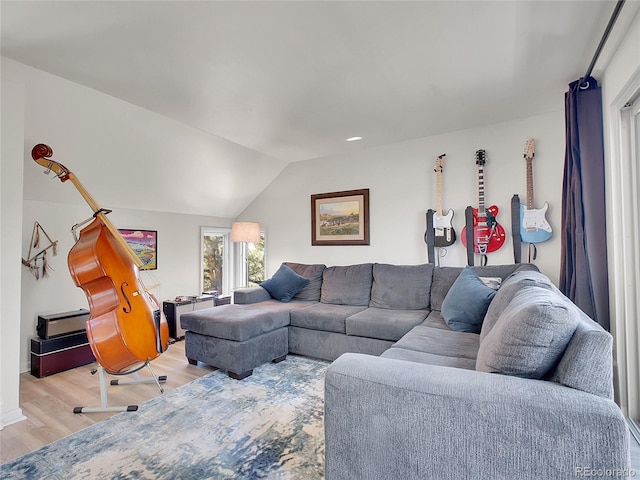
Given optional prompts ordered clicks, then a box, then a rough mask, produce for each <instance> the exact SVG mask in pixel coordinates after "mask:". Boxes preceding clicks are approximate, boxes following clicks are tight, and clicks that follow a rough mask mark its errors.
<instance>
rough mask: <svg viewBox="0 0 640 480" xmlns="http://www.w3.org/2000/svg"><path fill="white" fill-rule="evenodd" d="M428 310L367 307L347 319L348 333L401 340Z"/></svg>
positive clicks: (423, 317) (421, 319) (418, 323)
mask: <svg viewBox="0 0 640 480" xmlns="http://www.w3.org/2000/svg"><path fill="white" fill-rule="evenodd" d="M428 313H429V311H428V310H389V309H386V308H367V309H366V310H363V311H362V312H360V313H356V314H355V315H351V316H350V317H348V318H347V320H346V334H347V335H354V336H356V337H368V338H379V339H380V340H393V341H395V340H399V339H400V338H402V336H403V335H405V334H406V333H407V332H409V330H411V329H412V328H413V327H415V326H416V325H420V324H421V323H422V322H423V321H424V319H425V318H426V317H427V314H428Z"/></svg>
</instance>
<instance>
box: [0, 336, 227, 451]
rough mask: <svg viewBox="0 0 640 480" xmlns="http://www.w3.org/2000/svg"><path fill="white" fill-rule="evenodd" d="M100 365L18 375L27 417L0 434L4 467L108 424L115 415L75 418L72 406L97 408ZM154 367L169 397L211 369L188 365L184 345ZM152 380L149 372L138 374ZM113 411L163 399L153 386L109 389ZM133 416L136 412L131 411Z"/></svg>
mask: <svg viewBox="0 0 640 480" xmlns="http://www.w3.org/2000/svg"><path fill="white" fill-rule="evenodd" d="M96 366H97V364H96V363H91V364H89V365H85V366H82V367H78V368H74V369H72V370H67V371H66V372H61V373H58V374H55V375H51V376H49V377H44V378H36V377H34V376H33V375H31V374H30V373H22V374H21V375H20V408H21V409H22V413H23V414H24V415H25V416H26V417H27V420H23V421H21V422H18V423H14V424H13V425H9V426H7V427H5V428H4V429H3V430H1V431H0V463H4V462H7V461H9V460H13V459H14V458H17V457H19V456H20V455H23V454H25V453H28V452H31V451H33V450H37V449H38V448H40V447H42V446H44V445H47V444H49V443H51V442H53V441H55V440H58V439H60V438H63V437H66V436H68V435H70V434H72V433H74V432H77V431H79V430H82V429H83V428H85V427H88V426H89V425H92V424H94V423H97V422H100V421H102V420H105V419H107V418H109V417H111V416H113V415H115V413H86V414H74V413H73V408H74V407H80V406H83V407H99V406H100V383H99V375H98V374H97V373H96V374H95V375H92V374H91V370H93V369H95V368H96ZM151 366H152V368H153V370H154V371H155V372H156V374H157V375H166V376H167V381H166V382H165V383H164V384H163V388H164V391H165V392H168V391H170V390H172V389H174V388H176V387H179V386H180V385H184V384H185V383H189V382H190V381H192V380H195V379H196V378H198V377H202V376H204V375H206V374H208V373H210V372H212V371H213V370H215V369H214V368H213V367H209V366H207V365H204V364H202V363H198V365H197V366H195V365H189V363H188V362H187V359H186V357H185V356H184V340H183V341H179V342H176V343H174V344H172V345H170V346H169V348H168V349H167V351H166V352H164V353H163V354H162V355H160V356H159V357H158V358H156V359H155V360H154V361H153V362H152V363H151ZM139 375H140V377H147V376H150V375H149V371H148V369H146V368H145V369H144V370H141V371H140V372H139ZM130 377H131V376H129V375H126V376H119V377H113V376H111V375H108V376H107V385H108V384H109V381H110V380H111V379H116V378H118V379H122V380H125V379H128V378H130ZM107 389H108V401H109V406H118V405H136V404H140V403H143V402H145V401H147V400H150V399H152V398H154V397H157V396H158V395H161V393H160V390H159V389H158V387H157V385H156V384H155V383H153V384H139V385H117V386H110V385H108V386H107ZM131 415H135V412H131Z"/></svg>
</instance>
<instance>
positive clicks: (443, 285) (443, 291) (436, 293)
mask: <svg viewBox="0 0 640 480" xmlns="http://www.w3.org/2000/svg"><path fill="white" fill-rule="evenodd" d="M462 269H463V267H435V268H434V270H433V283H432V284H431V310H437V311H438V312H439V311H441V310H442V302H443V301H444V298H445V297H446V296H447V292H448V291H449V289H450V288H451V286H452V285H453V282H455V281H456V279H457V278H458V276H459V275H460V273H461V272H462ZM471 269H472V270H473V271H474V272H475V273H477V274H478V276H480V277H500V278H502V279H503V280H504V279H505V278H507V277H508V276H509V275H511V274H512V273H513V272H514V271H516V270H518V271H519V270H535V271H537V270H538V268H537V267H536V266H535V265H532V264H530V263H522V264H513V265H487V266H484V267H481V266H478V267H471Z"/></svg>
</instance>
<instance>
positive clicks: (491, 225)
mask: <svg viewBox="0 0 640 480" xmlns="http://www.w3.org/2000/svg"><path fill="white" fill-rule="evenodd" d="M486 160H487V159H486V152H485V151H484V150H478V151H477V152H476V165H478V208H474V209H473V250H474V252H475V253H479V254H481V255H485V254H487V253H491V252H495V251H496V250H498V249H499V248H500V247H502V245H504V242H505V240H506V235H505V232H504V228H502V225H500V224H499V223H498V220H497V219H496V217H497V216H498V207H497V206H495V205H492V206H490V207H489V208H485V207H484V164H485V162H486ZM466 230H467V227H466V226H465V227H464V229H463V230H462V234H461V239H462V244H463V245H464V246H465V247H466V246H467V236H466Z"/></svg>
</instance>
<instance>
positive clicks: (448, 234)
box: [433, 153, 456, 247]
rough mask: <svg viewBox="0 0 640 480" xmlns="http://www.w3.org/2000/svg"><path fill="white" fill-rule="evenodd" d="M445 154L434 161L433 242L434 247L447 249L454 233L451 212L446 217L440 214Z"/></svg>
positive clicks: (454, 239)
mask: <svg viewBox="0 0 640 480" xmlns="http://www.w3.org/2000/svg"><path fill="white" fill-rule="evenodd" d="M445 156H446V153H443V154H442V155H440V156H439V157H438V158H437V160H436V168H434V171H435V172H436V202H437V207H438V208H437V210H436V212H435V213H434V214H433V229H434V233H435V235H434V241H433V244H434V245H435V246H436V247H448V246H449V245H453V243H454V242H455V241H456V232H455V230H454V229H453V226H452V225H451V219H452V218H453V210H452V209H449V210H448V211H447V214H446V215H443V214H442V164H443V163H444V157H445Z"/></svg>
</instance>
